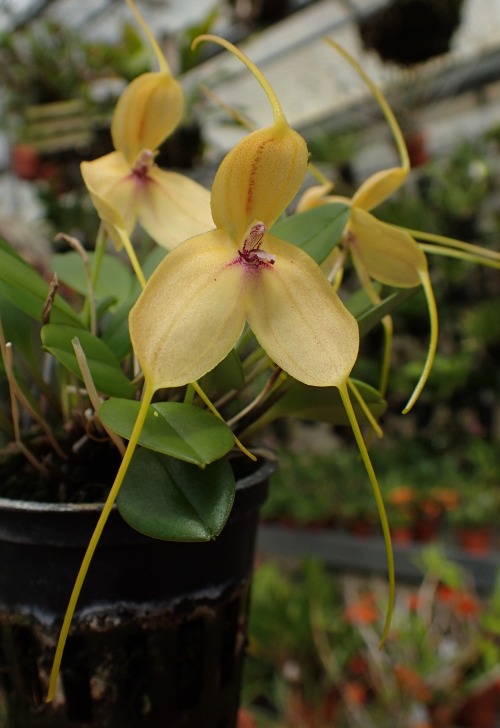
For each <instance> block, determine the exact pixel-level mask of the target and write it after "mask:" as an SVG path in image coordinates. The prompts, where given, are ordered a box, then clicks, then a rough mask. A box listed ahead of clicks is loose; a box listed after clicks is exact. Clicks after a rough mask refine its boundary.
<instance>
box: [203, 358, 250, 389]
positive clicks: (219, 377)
mask: <svg viewBox="0 0 500 728" xmlns="http://www.w3.org/2000/svg"><path fill="white" fill-rule="evenodd" d="M244 383H245V375H244V373H243V366H242V364H241V359H240V357H239V356H238V353H237V352H236V351H235V350H234V349H231V351H230V352H229V354H228V355H227V356H226V358H225V359H223V360H222V361H221V362H220V363H219V364H217V366H216V367H215V368H214V369H212V371H211V372H208V374H205V376H204V377H202V379H201V381H200V386H201V388H202V389H203V390H204V391H205V392H214V391H218V390H221V389H222V390H223V391H225V392H227V391H228V390H230V389H239V388H240V387H242V386H243V384H244Z"/></svg>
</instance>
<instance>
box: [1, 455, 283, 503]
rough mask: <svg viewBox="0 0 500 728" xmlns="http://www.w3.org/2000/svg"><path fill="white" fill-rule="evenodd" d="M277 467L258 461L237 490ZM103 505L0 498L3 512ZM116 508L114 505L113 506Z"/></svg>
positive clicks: (266, 460) (265, 460)
mask: <svg viewBox="0 0 500 728" xmlns="http://www.w3.org/2000/svg"><path fill="white" fill-rule="evenodd" d="M276 467H277V459H274V458H271V457H266V458H262V459H261V460H260V463H259V466H258V467H257V469H256V470H254V471H253V472H251V473H250V474H249V475H245V476H244V477H243V478H237V480H236V487H237V490H240V491H241V490H245V489H246V488H250V487H251V486H252V485H254V484H255V483H257V482H259V481H262V480H264V479H266V478H268V477H270V476H271V475H272V474H273V473H274V471H275V470H276ZM103 505H104V503H57V502H54V503H52V502H50V501H29V500H17V499H15V498H2V497H0V510H3V511H15V512H17V511H30V512H32V513H48V512H50V513H77V512H81V511H85V512H87V513H94V512H95V513H97V512H100V511H101V510H102V507H103ZM113 508H116V503H115V504H114V505H113Z"/></svg>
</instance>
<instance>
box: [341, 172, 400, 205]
mask: <svg viewBox="0 0 500 728" xmlns="http://www.w3.org/2000/svg"><path fill="white" fill-rule="evenodd" d="M407 176H408V169H405V168H403V167H393V168H392V169H381V170H380V172H376V173H375V174H372V176H371V177H369V178H368V179H367V180H365V181H364V182H363V184H362V185H361V187H360V188H359V189H358V191H357V192H356V193H355V195H354V197H353V198H352V205H353V207H359V208H362V209H363V210H373V208H374V207H377V206H378V205H380V203H381V202H384V200H387V198H388V197H390V196H391V195H392V193H393V192H395V191H396V190H397V189H398V188H399V187H401V185H403V184H404V181H405V180H406V178H407Z"/></svg>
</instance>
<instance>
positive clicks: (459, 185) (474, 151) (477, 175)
mask: <svg viewBox="0 0 500 728" xmlns="http://www.w3.org/2000/svg"><path fill="white" fill-rule="evenodd" d="M425 171H426V177H427V181H428V185H429V186H428V189H427V193H426V194H427V197H428V201H429V202H430V204H431V206H432V207H433V208H434V209H435V211H436V212H437V213H438V214H439V215H440V216H443V217H444V219H445V220H446V219H447V220H448V221H449V223H448V224H449V225H451V226H452V228H453V229H452V230H451V232H450V234H452V235H453V234H454V233H455V231H456V230H458V234H460V224H466V223H467V221H470V220H471V219H477V217H478V214H479V212H480V209H481V205H482V203H483V202H484V201H485V199H486V197H487V195H488V194H489V192H490V191H491V185H492V178H493V169H492V165H491V161H490V153H489V150H488V146H487V144H486V142H485V141H484V140H482V139H479V140H474V141H468V140H466V141H464V142H462V143H461V144H459V145H458V146H457V147H456V148H455V149H454V150H453V152H452V154H451V155H450V156H449V157H446V158H445V159H442V160H440V161H436V162H433V163H432V164H429V165H427V167H426V170H425ZM454 221H456V223H455V225H454V226H453V222H454Z"/></svg>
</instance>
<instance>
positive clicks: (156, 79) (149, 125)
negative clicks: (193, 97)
mask: <svg viewBox="0 0 500 728" xmlns="http://www.w3.org/2000/svg"><path fill="white" fill-rule="evenodd" d="M183 113H184V94H183V91H182V87H181V85H180V84H179V82H178V81H176V80H175V79H174V78H173V77H172V76H171V75H170V73H168V72H166V71H160V72H150V73H143V74H142V75H141V76H138V77H137V78H134V80H133V81H131V83H129V85H128V86H127V87H126V89H125V91H124V92H123V93H122V95H121V96H120V98H119V99H118V103H117V105H116V108H115V111H114V113H113V120H112V122H111V136H112V139H113V145H114V147H115V149H117V150H118V151H120V152H122V154H123V155H124V157H125V159H126V160H127V162H128V163H129V166H130V167H133V166H134V164H135V161H136V159H137V157H138V155H139V154H140V153H141V152H142V151H143V150H144V149H149V150H151V151H154V150H156V149H157V148H158V147H159V146H160V144H161V143H162V142H163V141H164V140H165V139H166V138H167V137H168V136H169V135H170V134H171V133H172V132H173V130H174V129H175V128H176V126H178V124H179V122H180V120H181V119H182V115H183Z"/></svg>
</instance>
